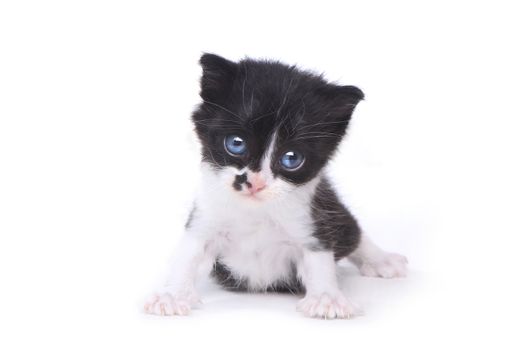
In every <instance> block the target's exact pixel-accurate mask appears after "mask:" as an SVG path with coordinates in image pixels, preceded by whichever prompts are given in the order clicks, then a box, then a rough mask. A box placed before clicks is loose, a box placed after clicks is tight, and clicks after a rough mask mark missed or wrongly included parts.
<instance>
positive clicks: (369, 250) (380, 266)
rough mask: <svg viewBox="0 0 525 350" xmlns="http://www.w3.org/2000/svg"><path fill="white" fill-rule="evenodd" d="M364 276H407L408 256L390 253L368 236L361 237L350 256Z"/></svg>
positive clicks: (349, 258)
mask: <svg viewBox="0 0 525 350" xmlns="http://www.w3.org/2000/svg"><path fill="white" fill-rule="evenodd" d="M348 260H350V261H351V262H353V263H354V264H355V265H356V266H357V267H358V268H359V271H360V272H361V274H362V275H364V276H369V277H383V278H393V277H405V276H406V274H407V263H408V261H407V258H405V257H404V256H403V255H400V254H396V253H388V252H385V251H384V250H382V249H381V248H379V247H378V246H377V245H375V244H374V242H372V241H371V240H370V238H368V237H366V236H364V235H363V236H362V237H361V242H359V246H358V247H357V249H356V250H355V251H354V252H352V254H350V255H349V256H348Z"/></svg>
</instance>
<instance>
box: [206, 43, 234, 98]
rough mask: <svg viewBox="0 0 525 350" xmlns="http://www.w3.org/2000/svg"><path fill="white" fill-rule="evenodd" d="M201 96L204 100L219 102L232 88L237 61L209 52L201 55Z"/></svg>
mask: <svg viewBox="0 0 525 350" xmlns="http://www.w3.org/2000/svg"><path fill="white" fill-rule="evenodd" d="M199 63H200V64H201V66H202V78H201V97H202V98H203V99H204V100H205V101H210V102H215V103H217V102H220V101H221V99H223V98H225V97H226V96H227V94H228V93H229V91H230V90H231V88H232V85H233V80H234V79H235V75H236V74H237V63H235V62H232V61H228V60H227V59H225V58H222V57H221V56H218V55H214V54H211V53H205V54H203V55H202V57H201V59H200V61H199Z"/></svg>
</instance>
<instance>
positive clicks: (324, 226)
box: [311, 178, 361, 260]
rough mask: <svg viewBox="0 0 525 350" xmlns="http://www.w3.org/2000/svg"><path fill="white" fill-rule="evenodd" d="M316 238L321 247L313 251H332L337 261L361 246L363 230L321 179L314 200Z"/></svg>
mask: <svg viewBox="0 0 525 350" xmlns="http://www.w3.org/2000/svg"><path fill="white" fill-rule="evenodd" d="M312 217H313V219H314V222H315V232H314V236H315V237H316V238H317V239H318V240H319V246H316V247H311V249H313V250H316V249H325V250H332V251H333V252H334V256H335V259H336V260H339V259H341V258H344V257H345V256H348V255H349V254H350V253H352V252H353V251H354V250H355V249H356V248H357V246H358V245H359V240H360V238H361V229H360V228H359V225H358V223H357V221H356V219H355V218H354V217H353V216H352V214H350V212H349V211H348V209H347V208H346V207H345V206H344V205H343V204H342V203H341V202H340V200H339V198H337V195H336V193H335V192H334V190H333V189H332V186H330V183H329V182H328V180H327V179H325V178H323V179H321V182H320V183H319V185H318V186H317V189H316V191H315V195H314V198H313V200H312Z"/></svg>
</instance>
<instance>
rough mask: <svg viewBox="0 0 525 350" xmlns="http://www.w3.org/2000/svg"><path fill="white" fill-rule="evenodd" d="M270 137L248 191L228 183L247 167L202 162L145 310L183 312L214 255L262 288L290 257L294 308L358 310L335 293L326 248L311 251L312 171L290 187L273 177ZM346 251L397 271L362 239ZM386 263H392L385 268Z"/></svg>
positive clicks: (283, 272) (346, 313)
mask: <svg viewBox="0 0 525 350" xmlns="http://www.w3.org/2000/svg"><path fill="white" fill-rule="evenodd" d="M273 144H274V141H272V143H271V146H270V147H269V151H268V152H267V154H266V156H265V158H264V159H263V162H262V164H263V168H262V170H261V172H260V174H258V175H257V176H263V177H264V181H265V182H266V187H265V189H264V190H263V191H261V192H258V193H256V194H255V195H254V194H250V192H249V191H248V189H247V188H246V185H243V188H242V190H241V191H236V190H234V189H233V187H232V183H233V180H234V178H235V175H239V174H242V173H244V172H247V173H248V178H250V176H255V174H252V173H251V171H250V170H249V169H242V170H241V171H239V170H237V169H235V168H233V167H226V168H222V169H221V170H216V169H214V168H213V167H212V166H210V165H209V164H208V163H205V162H204V163H202V184H201V187H200V191H199V192H198V195H197V198H196V201H195V207H196V210H195V211H194V213H193V218H192V221H191V224H190V225H189V227H188V229H187V232H186V234H185V237H184V238H183V240H182V242H181V244H180V245H179V249H178V253H177V255H176V260H175V262H174V263H173V269H172V272H171V274H170V276H169V278H168V283H167V284H166V286H165V287H164V288H163V289H161V290H160V291H159V292H157V293H155V294H153V296H152V297H151V298H150V299H149V300H148V301H147V302H146V305H145V311H146V312H148V313H152V314H157V315H186V314H188V313H189V311H190V308H191V307H192V306H194V305H195V304H196V303H198V300H199V298H198V296H197V293H196V291H195V287H194V279H195V276H196V273H197V270H198V269H199V267H202V266H204V270H205V271H206V272H209V271H210V270H211V268H212V266H213V262H214V261H215V259H216V258H217V257H220V259H221V261H222V262H224V263H225V264H226V265H227V266H228V268H229V269H230V270H231V272H232V273H233V274H234V275H236V276H237V277H239V278H244V279H246V280H247V282H248V287H249V288H250V289H253V290H264V289H266V287H268V286H269V285H271V284H272V283H274V282H275V281H277V280H279V279H281V278H283V277H286V276H288V275H289V272H290V266H291V263H292V262H293V263H295V265H296V266H297V272H298V275H299V276H300V278H301V279H302V281H303V283H304V284H305V287H306V290H307V294H306V296H305V298H304V299H302V300H301V301H300V302H299V304H298V310H299V311H301V312H303V313H304V314H305V315H307V316H311V317H323V318H335V317H338V318H346V317H350V316H352V315H355V314H357V313H358V309H357V308H356V307H355V306H353V305H352V304H351V303H350V302H349V301H348V300H347V299H346V297H345V296H344V295H343V294H342V293H341V292H340V289H339V287H338V285H337V278H336V272H335V266H336V263H335V261H334V257H333V253H332V252H326V251H318V252H316V251H311V250H310V249H308V248H306V247H309V246H310V247H311V246H312V245H313V244H314V243H316V240H315V238H313V236H312V233H313V228H314V226H313V222H312V218H311V217H310V203H311V199H312V196H313V194H314V192H315V188H316V186H317V184H318V183H319V179H320V178H319V177H317V178H315V179H313V180H311V181H310V182H309V183H307V184H304V185H303V186H300V187H296V186H295V185H292V184H289V183H287V182H286V181H284V180H281V179H279V178H274V177H273V175H272V173H271V170H270V164H271V158H270V157H271V154H272V150H273ZM364 242H365V244H364V246H362V247H361V248H360V249H358V251H357V252H356V253H355V254H353V261H360V262H363V263H362V264H361V271H368V270H367V266H372V268H373V269H374V268H375V270H374V271H376V272H377V275H379V276H385V277H391V275H400V274H401V270H400V269H399V267H398V266H397V265H395V264H394V263H392V261H393V260H392V259H391V257H392V256H390V255H388V256H386V255H384V254H383V255H381V252H382V251H380V250H379V248H377V247H375V246H374V245H373V243H371V242H369V241H368V240H365V241H364ZM382 264H389V265H388V266H396V269H395V270H394V272H392V273H390V272H388V273H387V270H386V268H384V267H383V265H382Z"/></svg>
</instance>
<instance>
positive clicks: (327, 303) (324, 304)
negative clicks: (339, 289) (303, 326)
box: [297, 293, 362, 319]
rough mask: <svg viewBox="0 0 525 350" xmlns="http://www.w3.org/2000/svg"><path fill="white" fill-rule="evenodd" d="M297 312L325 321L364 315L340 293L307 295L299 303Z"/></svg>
mask: <svg viewBox="0 0 525 350" xmlns="http://www.w3.org/2000/svg"><path fill="white" fill-rule="evenodd" d="M297 310H298V311H300V312H302V313H303V314H304V315H305V316H308V317H314V318H324V319H334V318H350V317H353V316H358V315H360V314H361V313H362V312H361V310H360V309H359V308H358V307H357V306H355V305H353V304H352V303H350V302H349V301H348V300H347V299H346V297H344V296H343V295H342V294H340V293H338V294H336V295H333V294H329V293H323V294H319V295H307V296H305V297H304V298H303V299H301V300H300V301H299V303H298V304H297Z"/></svg>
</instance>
